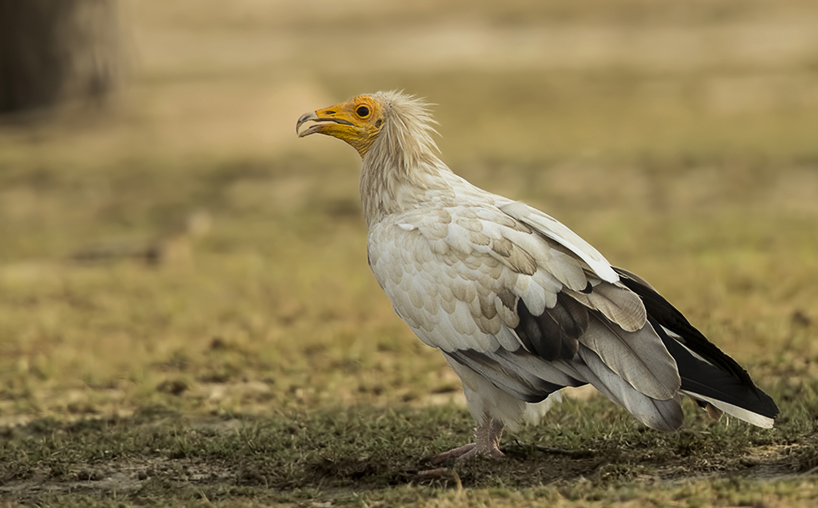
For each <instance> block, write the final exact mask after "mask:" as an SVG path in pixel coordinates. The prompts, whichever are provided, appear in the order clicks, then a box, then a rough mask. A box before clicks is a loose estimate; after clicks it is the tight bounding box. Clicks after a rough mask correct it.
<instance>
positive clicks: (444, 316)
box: [296, 92, 778, 462]
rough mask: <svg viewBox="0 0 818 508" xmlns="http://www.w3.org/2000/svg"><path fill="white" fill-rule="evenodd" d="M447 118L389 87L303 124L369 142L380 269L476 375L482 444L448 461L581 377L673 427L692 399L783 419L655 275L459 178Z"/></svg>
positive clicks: (446, 351)
mask: <svg viewBox="0 0 818 508" xmlns="http://www.w3.org/2000/svg"><path fill="white" fill-rule="evenodd" d="M305 123H309V124H310V125H309V126H308V127H307V128H306V129H304V130H302V131H300V132H299V130H300V128H301V126H302V125H303V124H305ZM433 123H434V121H433V120H432V118H431V116H430V114H429V110H428V106H427V105H426V104H425V103H424V102H422V101H420V100H418V99H415V98H413V97H411V96H407V95H405V94H402V93H398V92H377V93H374V94H370V95H359V96H357V97H355V98H353V99H351V100H350V101H349V102H345V103H342V104H338V105H335V106H330V107H328V108H325V109H319V110H317V111H315V112H312V113H307V114H305V115H303V116H302V117H301V118H299V119H298V124H297V126H296V132H299V134H298V135H299V137H303V136H308V135H310V134H315V133H320V134H326V135H329V136H333V137H336V138H339V139H341V140H343V141H345V142H347V143H348V144H350V145H351V146H352V147H353V148H355V150H357V151H358V153H359V154H360V156H361V158H362V159H363V166H362V169H361V182H360V190H361V201H362V204H363V211H364V217H365V219H366V224H367V226H368V228H369V237H368V260H369V266H370V267H371V269H372V272H373V273H374V274H375V278H376V279H377V280H378V283H379V284H380V286H381V288H383V290H384V291H385V292H386V294H387V296H388V297H389V299H390V300H391V301H392V304H393V306H394V309H395V312H397V314H398V315H399V316H400V317H401V318H402V319H403V320H404V321H405V322H406V324H408V325H409V327H410V328H411V329H412V331H413V332H414V333H415V334H416V335H417V336H418V337H419V338H420V340H422V341H423V342H424V343H425V344H427V345H429V346H431V347H434V348H438V349H440V351H441V352H442V353H443V355H444V356H445V357H446V360H447V361H448V362H449V364H450V365H451V367H452V369H454V371H455V372H456V373H457V375H458V376H459V377H460V379H461V381H462V384H463V391H464V392H465V395H466V400H467V401H468V405H469V409H470V410H471V412H472V414H473V415H474V418H475V419H476V420H477V428H476V439H475V442H474V443H472V444H468V445H466V446H462V447H460V448H456V449H454V450H451V451H448V452H446V453H443V454H441V455H438V456H437V457H435V458H434V459H433V462H442V461H444V460H447V459H458V460H462V459H465V458H467V457H471V456H474V455H478V454H485V455H488V456H491V457H501V456H502V455H503V453H502V452H501V451H500V448H499V443H500V437H501V435H502V432H503V429H504V428H505V427H508V428H510V429H512V430H513V429H515V428H517V427H518V426H519V424H520V422H521V421H523V420H524V419H525V420H528V421H530V422H534V423H536V422H538V421H539V420H540V419H541V418H542V417H543V416H544V415H545V413H546V411H547V410H548V408H549V407H550V406H551V405H552V403H553V402H554V401H556V400H558V399H559V393H560V392H559V390H561V389H562V388H564V387H567V386H582V385H586V384H591V385H593V386H594V387H595V388H596V389H597V390H599V391H600V392H601V393H602V394H603V395H605V396H606V397H608V398H609V399H610V400H612V401H613V402H615V403H616V404H619V405H620V406H622V407H623V408H625V409H626V410H627V411H628V412H629V413H631V414H632V415H633V416H634V417H635V418H636V419H637V420H639V421H640V422H642V423H644V424H645V425H647V426H649V427H651V428H654V429H657V430H661V431H673V430H676V429H678V428H679V427H681V425H682V423H683V418H684V415H683V412H682V407H681V399H682V396H687V397H690V398H691V399H693V400H694V401H696V403H697V404H698V405H699V406H700V407H702V408H704V409H705V410H706V411H707V412H708V414H709V415H710V416H711V417H713V418H720V417H721V416H722V414H723V413H727V414H728V415H731V416H734V417H736V418H738V419H740V420H744V421H746V422H748V423H751V424H753V425H757V426H759V427H764V428H771V427H772V426H773V423H774V420H775V417H776V415H777V414H778V408H777V407H776V405H775V403H774V402H773V400H772V399H771V398H770V397H769V396H768V395H767V394H765V393H764V392H762V391H761V390H759V389H758V388H757V387H756V386H755V384H754V383H753V380H752V379H751V378H750V376H749V375H748V374H747V372H746V371H745V370H744V369H743V368H742V367H741V366H740V365H739V364H738V363H737V362H736V361H735V360H733V359H732V358H730V357H729V356H727V355H726V354H724V353H723V352H722V351H721V350H720V349H719V348H718V347H716V346H715V345H714V344H713V343H711V342H710V341H708V340H707V338H705V337H704V335H702V334H701V333H700V332H699V331H698V330H697V329H696V328H694V327H693V326H692V325H691V324H690V323H689V322H688V321H687V319H685V317H684V316H683V315H682V314H681V313H680V312H679V311H678V310H676V309H675V308H674V307H673V306H672V305H671V304H670V303H668V301H667V300H665V299H664V298H663V297H662V296H661V295H660V294H659V293H658V292H657V291H656V290H655V289H654V288H653V287H652V286H651V285H650V284H648V283H647V282H646V281H645V280H643V279H641V278H640V277H638V276H637V275H634V274H633V273H631V272H628V271H627V270H623V269H621V268H616V267H612V266H611V265H610V264H609V263H608V261H606V260H605V258H604V257H603V256H602V255H601V254H600V253H599V252H598V251H597V250H596V249H595V248H593V247H592V246H591V245H589V244H588V243H587V242H585V241H584V240H583V239H582V238H580V237H579V236H578V235H576V234H575V233H574V232H573V231H571V230H570V229H568V228H567V227H565V226H564V225H563V224H562V223H560V222H558V221H557V220H555V219H554V218H552V217H550V216H549V215H546V214H545V213H543V212H541V211H539V210H537V209H535V208H532V207H530V206H527V205H525V204H523V203H521V202H519V201H514V200H511V199H508V198H505V197H502V196H498V195H496V194H492V193H490V192H487V191H484V190H482V189H480V188H477V187H475V186H473V185H471V184H470V183H468V182H467V181H466V180H464V179H463V178H461V177H459V176H457V175H455V174H454V173H453V172H452V171H451V170H450V169H449V168H448V167H447V166H446V165H445V164H444V163H443V162H442V161H441V160H440V159H439V158H438V155H437V154H438V150H437V146H436V145H435V142H434V140H433V139H432V137H431V135H432V134H433V133H434V132H435V131H434V129H433V127H432V124H433Z"/></svg>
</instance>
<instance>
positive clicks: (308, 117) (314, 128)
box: [295, 112, 352, 138]
mask: <svg viewBox="0 0 818 508" xmlns="http://www.w3.org/2000/svg"><path fill="white" fill-rule="evenodd" d="M306 122H316V124H315V125H310V126H309V127H308V128H307V129H306V130H304V131H303V132H298V130H299V129H300V128H301V126H302V125H303V124H305V123H306ZM319 122H333V123H337V124H341V125H352V122H348V121H346V120H342V119H341V118H329V117H320V116H318V114H317V113H316V112H312V113H304V114H303V115H301V118H299V119H298V122H297V123H296V124H295V132H296V133H297V134H298V137H299V138H303V137H304V136H309V135H310V134H315V133H316V132H322V131H323V130H324V128H325V126H324V125H321V124H320V123H319Z"/></svg>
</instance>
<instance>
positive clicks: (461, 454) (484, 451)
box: [429, 443, 505, 465]
mask: <svg viewBox="0 0 818 508" xmlns="http://www.w3.org/2000/svg"><path fill="white" fill-rule="evenodd" d="M478 455H483V456H486V457H491V458H493V459H501V458H503V457H505V454H504V453H503V452H502V451H500V448H498V447H497V445H496V444H494V443H491V444H490V445H489V446H478V444H477V443H471V444H467V445H465V446H461V447H459V448H455V449H453V450H449V451H448V452H444V453H441V454H439V455H435V456H434V457H432V458H430V459H429V462H430V463H431V464H434V465H437V464H442V463H444V462H446V461H448V460H454V461H455V462H463V461H465V460H467V459H470V458H472V457H477V456H478Z"/></svg>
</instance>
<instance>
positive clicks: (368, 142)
mask: <svg viewBox="0 0 818 508" xmlns="http://www.w3.org/2000/svg"><path fill="white" fill-rule="evenodd" d="M309 121H312V122H316V123H315V124H314V125H311V126H310V127H309V128H307V129H306V130H304V131H303V132H298V130H299V129H300V128H301V125H302V124H304V123H305V122H309ZM383 122H384V119H383V108H382V107H381V105H380V103H379V102H378V101H376V100H375V99H373V98H372V97H370V96H368V95H359V96H357V97H355V98H353V99H352V100H350V101H348V102H344V103H341V104H336V105H335V106H330V107H328V108H324V109H319V110H316V111H315V112H313V113H306V114H304V115H301V118H299V119H298V123H297V124H296V126H295V131H296V132H298V137H300V138H303V137H304V136H309V135H310V134H315V133H316V132H317V133H319V134H326V135H328V136H333V137H335V138H338V139H340V140H343V141H346V142H347V143H349V144H350V145H351V146H352V148H354V149H355V150H357V151H358V154H359V155H360V156H361V158H362V159H363V158H364V155H366V152H367V150H369V147H370V146H372V143H373V142H374V141H375V139H376V138H377V137H378V134H379V133H380V132H381V128H382V127H383Z"/></svg>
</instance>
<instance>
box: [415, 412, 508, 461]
mask: <svg viewBox="0 0 818 508" xmlns="http://www.w3.org/2000/svg"><path fill="white" fill-rule="evenodd" d="M503 427H504V426H503V422H501V421H499V420H495V419H491V420H487V421H486V422H485V423H481V424H480V425H478V426H477V428H476V429H475V442H474V443H471V444H467V445H465V446H461V447H459V448H455V449H454V450H449V451H448V452H444V453H441V454H440V455H435V456H434V457H432V458H431V459H429V462H431V463H432V464H440V463H441V462H445V461H447V460H449V459H455V461H457V462H462V461H464V460H466V459H468V458H471V457H475V456H477V455H486V456H488V457H491V458H495V459H499V458H501V457H504V454H503V452H501V451H500V438H501V437H502V436H503Z"/></svg>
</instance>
